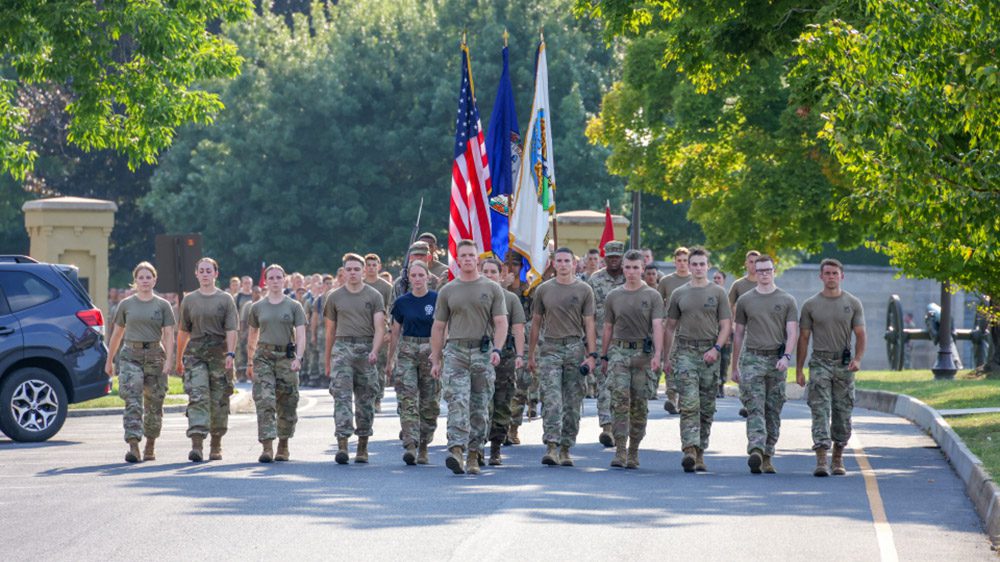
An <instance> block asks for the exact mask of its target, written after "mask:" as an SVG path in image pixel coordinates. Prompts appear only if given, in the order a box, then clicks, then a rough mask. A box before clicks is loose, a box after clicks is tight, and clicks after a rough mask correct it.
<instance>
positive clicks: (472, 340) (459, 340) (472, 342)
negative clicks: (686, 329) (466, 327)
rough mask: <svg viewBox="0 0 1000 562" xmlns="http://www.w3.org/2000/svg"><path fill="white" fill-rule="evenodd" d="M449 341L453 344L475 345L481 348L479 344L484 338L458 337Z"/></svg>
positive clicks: (465, 346)
mask: <svg viewBox="0 0 1000 562" xmlns="http://www.w3.org/2000/svg"><path fill="white" fill-rule="evenodd" d="M448 343H449V344H452V345H457V346H458V347H464V348H473V347H474V348H476V349H479V346H480V345H481V344H482V343H483V340H482V339H480V338H464V339H462V338H456V339H453V340H448Z"/></svg>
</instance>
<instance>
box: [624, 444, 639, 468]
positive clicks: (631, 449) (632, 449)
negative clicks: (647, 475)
mask: <svg viewBox="0 0 1000 562" xmlns="http://www.w3.org/2000/svg"><path fill="white" fill-rule="evenodd" d="M625 458H626V460H625V468H639V441H636V440H635V439H629V441H628V455H627V456H626V457H625Z"/></svg>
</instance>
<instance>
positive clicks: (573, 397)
mask: <svg viewBox="0 0 1000 562" xmlns="http://www.w3.org/2000/svg"><path fill="white" fill-rule="evenodd" d="M586 351H587V349H586V345H584V343H583V341H582V340H579V339H575V340H573V341H569V342H565V343H564V342H563V341H561V340H556V341H546V343H545V344H543V345H542V346H541V349H539V351H538V378H539V380H540V385H541V388H542V442H543V443H545V444H549V443H555V444H557V445H561V446H564V447H572V446H573V445H576V436H577V434H578V433H580V410H581V409H582V408H583V394H584V392H586V386H587V379H586V377H584V376H583V375H581V374H580V363H582V362H583V359H584V357H585V354H586Z"/></svg>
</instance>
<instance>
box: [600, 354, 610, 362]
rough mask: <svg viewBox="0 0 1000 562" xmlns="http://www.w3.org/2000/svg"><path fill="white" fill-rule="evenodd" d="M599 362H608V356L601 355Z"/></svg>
mask: <svg viewBox="0 0 1000 562" xmlns="http://www.w3.org/2000/svg"><path fill="white" fill-rule="evenodd" d="M601 361H609V359H608V356H607V355H602V356H601Z"/></svg>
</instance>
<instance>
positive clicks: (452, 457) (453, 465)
mask: <svg viewBox="0 0 1000 562" xmlns="http://www.w3.org/2000/svg"><path fill="white" fill-rule="evenodd" d="M448 452H449V453H451V454H449V455H448V458H446V459H445V460H444V464H445V466H447V467H448V468H449V469H450V470H451V471H452V472H454V473H455V474H465V468H464V467H463V466H462V447H461V446H460V445H455V446H454V447H451V448H449V449H448Z"/></svg>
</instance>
